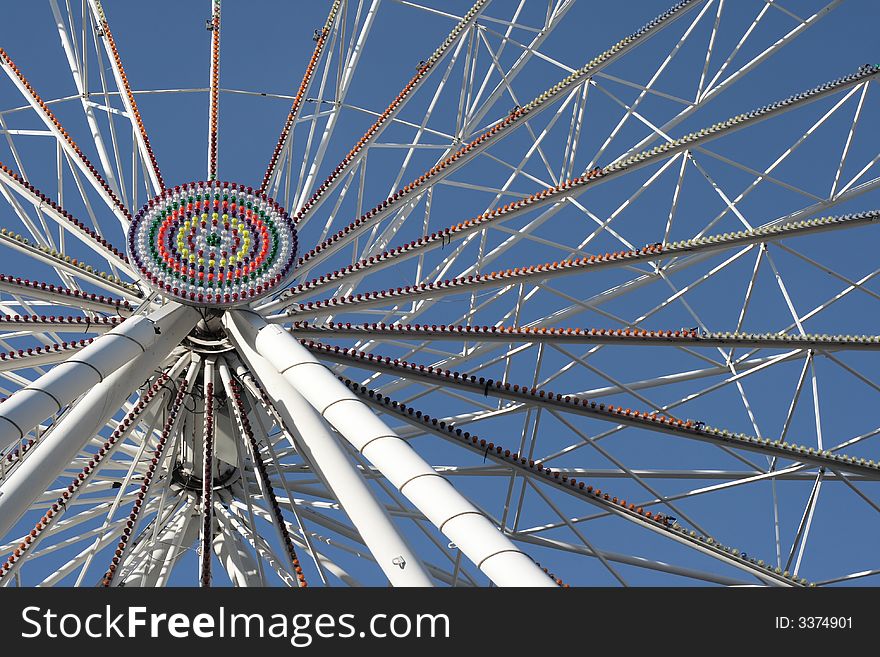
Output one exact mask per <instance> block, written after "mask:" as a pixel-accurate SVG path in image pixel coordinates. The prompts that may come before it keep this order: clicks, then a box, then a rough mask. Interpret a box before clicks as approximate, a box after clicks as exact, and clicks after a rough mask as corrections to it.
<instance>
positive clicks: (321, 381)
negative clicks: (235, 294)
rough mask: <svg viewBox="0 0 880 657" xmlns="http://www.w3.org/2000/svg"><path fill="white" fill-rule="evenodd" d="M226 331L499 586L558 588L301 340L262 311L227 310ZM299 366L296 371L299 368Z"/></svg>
mask: <svg viewBox="0 0 880 657" xmlns="http://www.w3.org/2000/svg"><path fill="white" fill-rule="evenodd" d="M225 320H226V326H227V328H228V329H229V330H230V331H232V332H233V333H234V334H235V335H236V339H237V341H240V342H241V341H244V342H247V343H248V344H251V345H253V347H252V348H253V349H255V350H256V351H257V352H258V353H260V354H261V355H262V356H264V357H265V358H268V359H271V362H272V365H273V367H275V368H276V370H277V371H278V372H279V373H281V374H282V375H283V376H284V378H285V379H286V380H287V381H288V382H289V383H290V384H291V385H292V386H293V387H294V388H296V389H297V390H298V391H299V392H300V393H301V394H302V396H303V397H305V399H306V400H307V401H308V402H309V404H311V405H312V406H313V407H314V408H315V409H317V410H318V411H319V412H320V414H321V415H322V416H323V417H324V419H325V420H327V421H328V422H329V423H330V424H331V425H333V426H334V427H335V428H336V430H337V431H339V433H340V434H342V435H343V436H344V437H345V438H346V439H347V440H348V441H349V442H350V443H351V444H352V446H353V447H354V448H355V449H357V450H358V451H359V452H360V453H361V454H363V455H364V457H365V458H367V459H368V460H369V461H370V462H372V463H373V465H375V466H376V467H377V468H378V469H379V470H380V471H381V472H382V473H383V474H384V475H385V477H386V478H387V479H388V480H389V481H390V482H391V483H392V484H393V485H394V487H395V488H397V489H398V490H399V491H400V492H401V493H403V494H404V496H406V497H407V498H408V499H409V501H410V502H411V503H412V504H414V505H415V506H416V508H418V509H419V510H420V511H422V513H424V514H425V516H426V517H427V518H428V519H429V520H430V521H431V522H432V523H433V524H434V526H436V527H437V528H438V529H439V530H440V531H441V532H443V534H445V535H446V536H447V537H448V538H449V539H450V540H451V541H452V542H454V543H455V544H456V545H457V546H458V547H459V549H461V551H462V552H463V553H464V554H465V555H466V556H467V557H468V558H469V559H470V560H471V561H472V562H473V563H474V564H476V566H477V567H478V568H479V569H480V570H482V571H483V572H484V573H485V574H486V575H487V576H488V577H489V578H490V579H491V580H492V581H493V582H495V583H496V584H497V585H499V586H536V587H541V586H554V583H553V581H552V580H551V579H550V578H549V577H547V575H546V574H544V573H543V572H542V571H541V569H540V568H538V566H537V565H536V564H535V562H534V561H532V559H531V558H530V557H528V556H527V555H526V554H525V553H523V552H522V551H521V550H520V549H519V548H517V547H516V546H515V545H514V544H513V543H512V542H511V541H510V540H509V539H508V538H507V537H506V536H504V535H503V534H502V533H501V532H500V531H499V530H498V528H497V527H495V525H494V524H493V523H492V522H491V521H490V520H489V518H487V517H486V516H485V515H484V514H483V513H482V512H480V511H479V510H477V508H476V507H474V506H473V505H472V504H471V503H470V502H469V501H468V500H467V499H465V498H464V497H463V496H462V495H461V494H460V493H459V492H458V491H457V490H455V488H454V487H453V486H452V484H450V483H449V482H448V481H447V480H446V479H445V478H444V477H442V476H441V475H439V474H437V472H435V470H434V469H433V468H432V467H431V466H430V465H428V464H427V463H426V462H425V461H424V460H423V459H422V458H421V457H420V456H419V455H418V454H417V453H416V452H415V450H413V449H412V447H411V446H410V445H409V443H407V442H406V441H404V440H402V439H401V438H400V437H399V436H397V435H396V434H395V433H394V432H393V431H392V430H391V429H390V428H389V427H388V426H387V425H386V424H385V423H384V422H383V421H382V420H381V419H379V418H378V417H377V416H376V415H375V414H373V412H372V411H370V410H369V408H368V407H367V406H366V405H365V404H364V403H363V402H362V401H360V400H359V399H358V398H357V397H356V396H355V395H354V394H353V393H352V392H351V391H350V390H348V389H347V388H346V387H345V386H344V385H342V384H341V383H340V382H339V381H338V380H337V379H336V377H335V376H334V375H333V374H332V373H331V372H330V371H329V370H328V369H327V368H326V367H324V366H323V365H322V364H321V363H319V362H318V361H317V360H316V359H315V358H314V357H313V356H312V355H311V354H309V353H308V351H307V350H306V349H305V348H304V347H303V346H302V345H300V344H299V342H298V341H297V340H296V339H295V338H294V337H293V336H291V335H290V334H289V333H288V332H286V331H284V330H283V329H281V328H280V327H278V326H275V325H272V324H266V323H265V321H264V320H263V319H262V318H261V317H260V316H259V315H257V314H255V313H250V312H242V311H238V310H233V311H229V312H228V313H227V314H226V316H225ZM297 368H298V369H297Z"/></svg>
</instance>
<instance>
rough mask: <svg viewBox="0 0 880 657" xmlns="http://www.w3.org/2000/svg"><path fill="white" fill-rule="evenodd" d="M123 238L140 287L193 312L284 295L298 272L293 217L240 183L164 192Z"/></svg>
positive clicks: (199, 185) (189, 185)
mask: <svg viewBox="0 0 880 657" xmlns="http://www.w3.org/2000/svg"><path fill="white" fill-rule="evenodd" d="M127 237H128V239H127V245H128V255H129V259H130V261H131V262H132V263H133V264H134V265H135V267H137V269H138V272H139V274H140V276H141V278H142V279H143V281H144V282H145V283H146V284H147V285H148V286H149V287H150V288H152V289H153V290H155V291H156V292H158V293H159V294H161V295H162V296H164V297H166V298H168V299H170V300H173V301H177V302H179V303H183V304H186V305H190V306H199V307H203V308H233V307H236V306H243V305H247V304H249V303H251V302H252V301H254V300H256V299H259V298H261V297H264V296H266V295H268V294H271V293H272V292H273V291H274V290H276V289H280V288H281V287H283V285H284V283H285V281H286V280H287V278H288V276H289V275H290V273H291V272H292V271H293V268H294V266H295V265H296V254H297V237H296V230H295V229H294V227H293V221H292V219H291V218H290V216H289V215H288V214H287V212H286V211H285V210H284V208H282V207H281V206H280V205H278V204H277V203H276V202H275V201H273V200H272V199H271V198H269V197H268V196H266V195H265V194H258V193H257V192H256V190H254V189H252V188H250V187H245V186H243V185H239V184H237V183H228V182H220V181H207V182H205V181H202V182H193V183H187V184H185V185H179V186H177V187H174V188H169V189H167V190H165V192H163V193H162V194H161V195H160V196H157V197H156V198H154V199H152V200H150V201H149V202H148V203H147V204H146V205H144V207H143V208H141V210H140V211H139V212H138V213H137V214H136V215H135V217H134V219H133V220H132V222H131V226H130V227H129V229H128V236H127Z"/></svg>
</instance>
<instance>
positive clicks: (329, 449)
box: [221, 323, 434, 586]
mask: <svg viewBox="0 0 880 657" xmlns="http://www.w3.org/2000/svg"><path fill="white" fill-rule="evenodd" d="M227 329H228V330H229V332H230V334H231V336H232V338H233V340H234V341H235V342H236V344H237V347H238V354H239V355H240V356H241V357H242V358H243V359H244V360H245V362H246V363H247V365H248V367H249V368H250V370H251V372H253V374H254V375H255V376H256V377H257V378H258V379H259V381H260V383H261V384H262V386H263V388H264V389H265V390H266V391H267V394H268V395H269V398H270V399H271V401H272V404H273V406H274V407H275V409H276V410H277V411H278V413H279V414H280V416H281V419H282V421H283V422H284V425H285V427H286V428H287V429H289V430H290V431H291V433H292V435H293V437H294V439H295V440H296V441H297V444H296V448H297V449H298V450H300V451H301V452H302V453H303V455H304V456H305V458H306V459H307V460H308V461H309V462H310V463H312V464H313V465H314V466H315V467H316V468H317V469H318V474H319V475H320V476H321V478H322V479H323V480H324V481H325V482H326V483H327V486H328V487H329V488H330V489H331V490H332V491H333V494H334V495H335V496H336V499H337V500H339V504H340V505H341V506H342V508H343V510H344V511H345V513H346V514H347V515H348V517H349V518H350V519H351V521H352V523H354V526H355V527H356V528H357V530H358V532H360V535H361V537H362V538H363V540H364V543H365V544H366V545H367V547H368V548H369V549H370V552H372V553H373V556H375V557H376V562H377V563H378V564H379V567H380V568H382V571H383V572H384V573H385V575H386V577H388V581H389V582H391V584H392V585H393V586H433V585H434V584H433V582H432V580H431V577H430V575H428V573H427V571H426V570H425V569H424V566H423V565H422V563H421V562H420V561H419V558H418V557H417V556H416V554H415V552H413V551H412V549H411V548H410V547H409V545H407V543H406V541H405V540H404V539H403V537H402V536H400V534H398V532H397V529H396V528H395V526H394V523H393V522H392V520H391V518H390V517H389V516H388V514H387V513H386V511H385V509H384V508H383V507H382V506H381V505H380V504H379V502H378V501H377V500H376V498H375V497H373V493H372V492H371V491H370V488H369V486H368V484H367V482H366V480H365V479H364V478H363V477H362V476H361V475H360V474H359V473H358V471H357V470H356V469H355V467H354V465H352V463H351V461H350V460H349V458H348V455H346V453H345V451H344V450H343V448H342V446H341V445H340V444H339V443H338V442H337V440H336V438H335V437H334V436H333V434H332V433H331V432H330V430H329V429H328V427H327V426H326V424H325V423H324V421H323V420H322V419H321V416H320V415H318V412H317V411H315V409H314V408H312V407H311V406H310V405H309V404H308V402H307V401H306V400H305V399H304V398H303V396H302V395H301V394H300V393H299V392H297V391H296V389H295V388H294V387H293V386H291V385H290V383H288V382H287V380H286V379H285V378H284V377H283V376H281V374H279V373H278V371H277V370H276V369H275V367H273V366H272V364H271V363H270V362H269V361H268V360H266V359H265V358H263V357H262V356H261V355H260V354H258V353H257V352H256V351H255V350H254V349H253V347H252V346H251V341H250V340H248V339H247V337H245V336H244V335H242V334H241V333H240V332H239V331H237V330H236V329H235V327H234V325H232V324H231V323H227ZM221 373H222V370H221ZM237 373H238V374H239V375H240V376H246V372H245V370H244V368H241V369H239V370H238V371H237ZM401 566H403V567H401Z"/></svg>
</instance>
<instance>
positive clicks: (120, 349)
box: [0, 304, 199, 449]
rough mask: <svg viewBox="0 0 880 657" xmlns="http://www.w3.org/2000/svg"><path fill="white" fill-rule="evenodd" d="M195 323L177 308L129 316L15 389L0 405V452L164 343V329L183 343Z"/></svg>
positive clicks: (195, 315) (186, 311)
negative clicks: (178, 335)
mask: <svg viewBox="0 0 880 657" xmlns="http://www.w3.org/2000/svg"><path fill="white" fill-rule="evenodd" d="M198 319H199V315H198V313H197V312H196V311H195V310H194V309H192V308H189V307H185V306H178V305H177V304H168V305H166V306H163V307H162V308H160V309H159V310H157V311H156V312H154V313H152V314H151V315H148V316H137V317H131V318H129V319H127V320H125V321H124V322H123V323H122V324H120V325H119V326H117V327H116V328H114V329H112V330H111V331H109V332H108V333H106V334H105V335H103V336H101V337H100V338H98V339H97V340H95V341H94V342H93V343H92V344H90V345H89V346H88V347H85V348H84V349H82V350H81V351H78V352H76V353H75V354H74V355H73V356H71V357H70V358H68V359H67V360H66V361H64V362H63V363H60V364H58V365H56V366H55V367H53V368H52V369H51V370H49V371H48V372H46V373H45V374H44V375H43V376H41V377H40V378H38V379H37V380H36V381H34V382H33V383H31V384H29V385H27V386H26V387H24V388H22V389H20V390H17V391H16V392H15V393H14V394H13V395H12V396H11V397H10V398H9V399H7V400H6V401H5V402H3V403H2V404H0V449H5V448H6V447H8V446H9V445H10V444H12V443H14V442H15V441H17V440H21V439H22V438H24V437H25V436H26V435H27V433H28V432H29V431H30V430H31V429H33V428H34V427H35V426H37V425H38V424H39V423H40V422H42V421H43V420H45V419H46V418H47V417H50V416H51V415H53V414H55V413H57V412H59V411H60V410H61V409H62V408H64V406H66V405H67V404H69V403H70V402H71V401H73V400H74V399H76V398H77V397H79V396H80V395H82V394H83V393H84V392H86V391H87V390H89V389H90V388H91V389H94V387H95V386H97V385H98V384H99V383H101V382H103V381H106V380H107V379H108V377H110V376H111V375H112V374H114V373H115V372H117V371H118V370H119V369H120V368H122V367H124V366H126V365H128V364H130V363H132V362H133V361H134V360H135V359H137V358H139V357H140V356H141V355H143V354H145V353H146V352H147V351H149V350H151V349H153V348H154V347H155V346H156V345H158V344H159V343H162V344H165V343H166V342H167V340H164V337H165V336H166V335H167V332H168V331H171V332H172V333H173V334H174V335H177V334H178V333H180V339H182V338H183V336H185V335H186V334H187V333H188V332H189V330H190V329H191V328H192V327H193V326H195V323H196V321H198ZM181 327H182V328H181ZM179 341H180V340H179V339H178V342H179ZM174 346H176V344H174V345H169V346H168V348H167V349H165V350H164V351H162V353H161V355H160V356H159V357H160V358H164V357H165V356H166V355H167V354H168V353H169V352H170V351H171V349H172V348H173V347H174ZM157 353H158V352H157ZM147 371H149V370H147ZM144 379H146V376H144V377H143V378H141V379H139V380H138V381H137V382H135V384H134V386H133V387H130V388H128V392H130V391H131V390H133V389H134V388H135V387H137V386H138V385H140V384H141V383H143V381H144ZM120 403H121V399H120Z"/></svg>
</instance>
